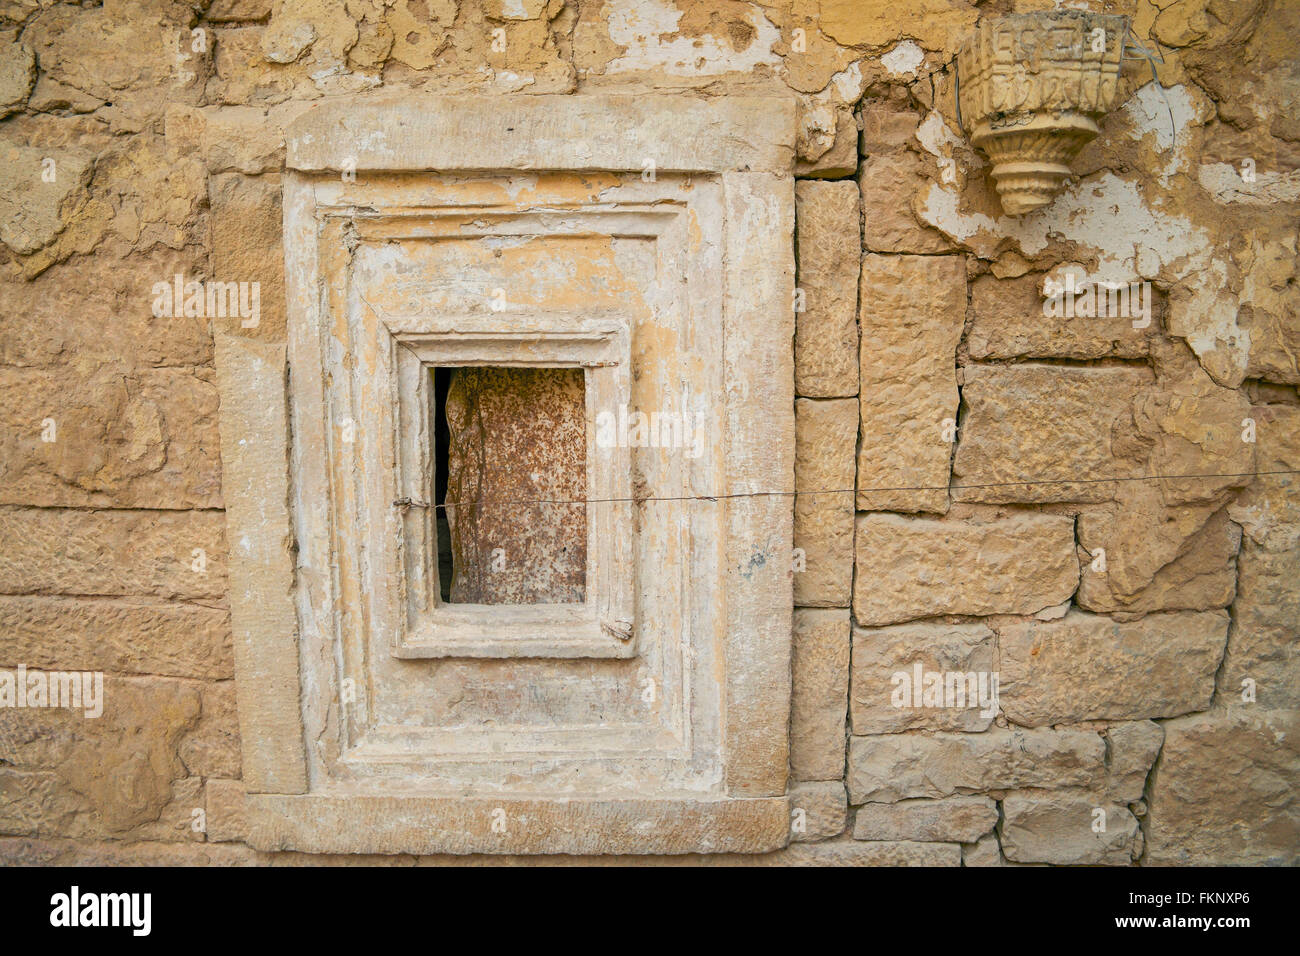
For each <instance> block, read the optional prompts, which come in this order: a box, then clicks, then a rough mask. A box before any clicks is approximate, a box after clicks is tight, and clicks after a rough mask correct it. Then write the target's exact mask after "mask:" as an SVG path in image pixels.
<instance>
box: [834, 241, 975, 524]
mask: <svg viewBox="0 0 1300 956" xmlns="http://www.w3.org/2000/svg"><path fill="white" fill-rule="evenodd" d="M858 296H859V308H858V324H859V325H860V327H861V329H862V345H861V349H862V351H861V360H860V361H861V377H862V381H861V386H860V391H859V394H858V399H859V402H860V404H861V415H862V426H861V434H860V440H859V443H858V499H857V507H858V510H859V511H929V512H936V513H940V514H942V513H943V512H945V511H947V510H948V492H947V486H948V473H949V460H950V458H951V456H952V439H953V437H954V436H955V435H956V427H957V401H958V394H957V371H956V368H955V362H956V349H957V342H958V340H959V339H960V338H961V330H962V325H963V323H964V321H965V315H966V260H965V258H964V257H962V256H879V255H867V256H864V257H863V259H862V277H861V280H860V281H859V284H858ZM877 489H880V490H877ZM923 489H930V490H923Z"/></svg>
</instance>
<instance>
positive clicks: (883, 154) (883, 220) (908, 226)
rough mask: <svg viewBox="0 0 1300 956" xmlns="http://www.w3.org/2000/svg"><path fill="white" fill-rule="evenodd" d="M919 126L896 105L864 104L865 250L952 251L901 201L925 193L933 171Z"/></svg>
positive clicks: (884, 102) (861, 174) (861, 172)
mask: <svg viewBox="0 0 1300 956" xmlns="http://www.w3.org/2000/svg"><path fill="white" fill-rule="evenodd" d="M919 124H920V117H919V116H917V115H916V114H915V113H913V112H910V111H909V110H908V109H907V108H906V106H905V105H904V103H902V102H899V101H898V100H892V101H891V100H889V99H883V98H882V99H880V100H876V99H868V100H866V101H865V102H864V103H863V108H862V137H861V142H860V151H861V153H862V162H861V163H860V164H859V165H858V189H859V191H860V192H861V195H862V208H863V210H864V214H863V219H862V224H863V230H862V248H863V249H864V250H868V251H870V252H889V253H922V254H934V253H940V252H952V251H953V244H952V242H951V241H950V240H948V239H947V238H946V237H945V236H944V235H943V234H942V233H940V232H939V231H938V230H935V229H933V228H930V227H929V226H927V225H926V224H924V223H922V222H920V221H918V219H917V217H916V215H915V214H914V213H913V211H912V209H911V206H910V205H909V203H908V202H906V201H900V197H905V196H911V195H913V194H915V193H917V192H918V191H920V190H921V189H923V187H924V186H925V185H926V184H927V183H928V182H929V176H930V175H932V174H933V172H934V171H935V167H934V164H933V163H931V162H927V159H926V157H925V155H924V154H923V153H922V151H921V149H920V147H919V144H918V142H917V140H916V136H915V134H916V130H917V127H918V125H919ZM963 311H964V310H963Z"/></svg>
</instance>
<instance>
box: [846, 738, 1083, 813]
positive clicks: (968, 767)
mask: <svg viewBox="0 0 1300 956" xmlns="http://www.w3.org/2000/svg"><path fill="white" fill-rule="evenodd" d="M1104 759H1105V746H1104V744H1103V742H1102V739H1101V737H1099V736H1098V735H1097V734H1094V733H1088V732H1085V731H1078V730H1045V729H1042V730H1002V729H999V728H993V729H990V730H987V731H985V732H984V733H982V734H953V733H946V732H935V733H921V732H916V731H914V732H911V733H906V734H880V735H877V736H871V737H850V738H849V776H848V785H849V802H850V803H854V804H857V803H867V802H872V803H889V802H894V801H898V800H907V799H909V798H913V797H948V796H952V795H953V794H958V793H963V794H965V793H982V792H985V791H989V790H1008V789H1015V788H1019V787H1071V786H1084V785H1087V784H1088V783H1090V782H1092V781H1094V780H1096V779H1099V778H1100V777H1103V776H1104V775H1105V767H1104Z"/></svg>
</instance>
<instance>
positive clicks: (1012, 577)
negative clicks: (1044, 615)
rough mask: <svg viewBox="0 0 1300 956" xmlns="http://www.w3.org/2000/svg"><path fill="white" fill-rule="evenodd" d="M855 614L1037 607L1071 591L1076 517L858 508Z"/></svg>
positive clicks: (875, 618) (1075, 574)
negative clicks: (931, 514)
mask: <svg viewBox="0 0 1300 956" xmlns="http://www.w3.org/2000/svg"><path fill="white" fill-rule="evenodd" d="M854 547H855V549H856V553H857V558H856V572H855V577H854V583H853V617H854V620H855V621H857V622H858V623H859V624H861V625H864V626H876V625H882V624H894V623H899V622H903V621H910V620H914V619H916V618H922V617H933V616H936V615H940V614H977V615H985V614H1034V613H1036V612H1038V611H1041V610H1042V609H1043V608H1047V607H1053V606H1055V605H1058V604H1060V603H1062V602H1063V601H1065V600H1066V599H1067V598H1069V597H1070V595H1071V594H1073V593H1074V590H1075V588H1076V587H1077V586H1078V583H1079V565H1078V561H1077V559H1076V558H1075V554H1074V522H1073V520H1071V519H1070V518H1069V517H1066V516H1062V515H1048V514H1015V515H1012V516H1008V517H1006V518H998V519H994V520H971V521H952V520H944V521H940V520H935V519H932V518H906V517H902V516H900V515H884V514H860V515H858V517H857V537H856V541H855V544H854Z"/></svg>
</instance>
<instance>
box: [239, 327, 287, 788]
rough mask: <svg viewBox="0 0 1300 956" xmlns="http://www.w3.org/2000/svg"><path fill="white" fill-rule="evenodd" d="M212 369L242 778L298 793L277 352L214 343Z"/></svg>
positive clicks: (283, 413)
mask: <svg viewBox="0 0 1300 956" xmlns="http://www.w3.org/2000/svg"><path fill="white" fill-rule="evenodd" d="M217 370H218V371H217V374H218V376H219V378H220V382H221V394H222V405H221V416H222V417H221V439H222V445H221V452H222V463H223V466H224V470H223V474H224V475H225V487H226V497H227V505H226V521H227V528H228V533H229V537H230V540H231V541H232V542H233V544H234V547H233V549H232V554H231V575H230V577H231V581H230V590H231V602H230V606H231V624H232V626H233V628H234V633H235V642H234V646H235V667H236V677H237V682H236V686H237V688H238V691H239V720H240V725H239V726H240V739H241V740H243V742H244V755H243V757H244V774H243V779H244V782H245V784H246V785H247V787H248V789H249V790H250V791H251V792H253V793H262V792H271V793H301V792H303V791H305V790H306V788H307V767H306V763H305V756H304V753H303V740H302V718H301V716H300V712H299V700H298V683H299V677H298V641H297V636H298V630H297V621H296V615H295V613H294V606H293V590H294V568H293V560H292V557H291V552H290V549H289V543H290V541H291V540H292V539H291V536H290V535H291V531H290V515H289V457H288V455H289V452H288V440H289V423H288V409H287V407H286V404H285V399H284V377H285V349H284V346H282V345H263V344H260V343H257V342H253V341H251V340H247V339H237V338H234V337H232V336H219V337H218V338H217Z"/></svg>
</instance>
